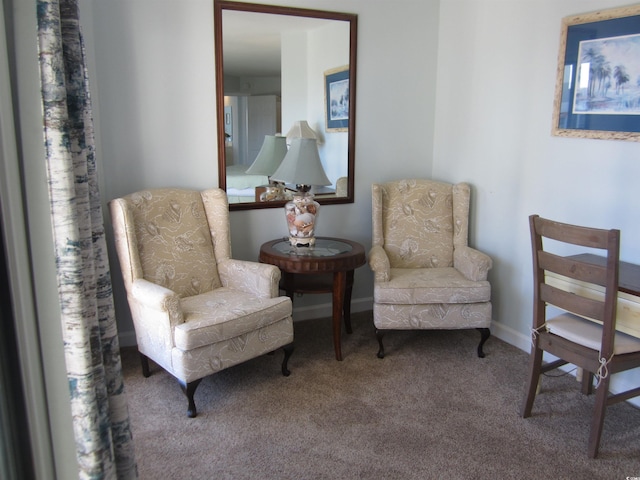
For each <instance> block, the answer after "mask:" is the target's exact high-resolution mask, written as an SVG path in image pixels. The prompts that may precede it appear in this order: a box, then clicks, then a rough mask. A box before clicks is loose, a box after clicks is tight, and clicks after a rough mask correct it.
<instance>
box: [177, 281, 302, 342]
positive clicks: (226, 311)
mask: <svg viewBox="0 0 640 480" xmlns="http://www.w3.org/2000/svg"><path fill="white" fill-rule="evenodd" d="M180 304H181V307H182V313H183V316H184V323H181V324H179V325H176V327H175V331H174V342H175V346H176V347H177V348H180V349H182V350H192V349H194V348H198V347H202V346H204V345H211V344H213V343H217V342H221V341H224V340H228V339H230V338H234V337H237V336H239V335H242V334H245V333H247V332H251V331H254V330H258V329H259V328H262V327H265V326H267V325H270V324H272V323H275V322H278V321H280V320H282V319H283V318H286V317H288V316H290V315H291V301H290V300H289V298H288V297H275V298H258V297H254V296H251V295H248V294H247V293H244V292H242V291H239V290H234V289H230V288H225V287H222V288H217V289H215V290H212V291H210V292H207V293H203V294H201V295H196V296H193V297H187V298H183V299H182V300H181V301H180Z"/></svg>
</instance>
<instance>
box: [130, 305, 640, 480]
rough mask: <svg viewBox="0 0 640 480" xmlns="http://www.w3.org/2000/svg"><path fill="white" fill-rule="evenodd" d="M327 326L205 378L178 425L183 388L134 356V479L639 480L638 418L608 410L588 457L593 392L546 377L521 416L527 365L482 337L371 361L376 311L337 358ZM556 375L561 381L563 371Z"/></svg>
mask: <svg viewBox="0 0 640 480" xmlns="http://www.w3.org/2000/svg"><path fill="white" fill-rule="evenodd" d="M330 323H331V322H330V320H329V319H317V320H307V321H303V322H297V323H295V324H294V325H295V327H294V328H295V346H296V350H295V352H294V354H293V356H292V357H291V360H290V362H289V368H290V369H291V376H289V377H283V376H282V375H281V373H280V363H281V361H282V351H278V352H276V353H275V354H274V355H265V356H263V357H260V358H257V359H254V360H251V361H249V362H246V363H244V364H242V365H237V366H235V367H232V368H229V369H227V370H224V371H222V372H219V373H218V374H216V375H213V376H211V377H207V378H205V379H204V380H203V381H202V383H201V384H200V386H199V387H198V390H197V391H196V394H195V401H196V406H197V409H198V416H197V417H196V418H194V419H190V418H187V416H186V409H187V401H186V397H185V396H184V395H183V393H182V391H181V389H180V387H179V385H178V383H177V382H176V381H175V379H173V377H171V376H170V375H169V374H167V373H166V372H164V371H163V370H161V369H160V368H159V367H157V366H155V365H154V364H153V363H152V375H151V376H150V377H149V378H144V377H143V376H142V374H141V371H140V364H139V359H138V355H137V351H136V350H135V349H132V348H123V350H122V363H123V370H124V376H125V387H126V389H127V397H128V402H129V413H130V416H131V422H132V429H133V436H134V443H135V449H136V457H137V461H138V470H139V474H140V478H141V479H154V480H158V479H187V478H188V479H233V480H236V479H292V480H293V479H296V480H303V479H372V480H374V479H375V480H385V479H389V480H403V479H407V480H412V479H441V478H446V479H496V478H499V479H533V478H535V479H547V478H548V479H625V478H628V477H640V410H639V409H637V408H635V407H633V406H632V405H630V404H628V403H622V404H617V405H614V406H611V407H609V409H608V411H607V416H606V418H605V426H604V432H603V435H602V441H601V447H600V455H599V457H598V458H597V459H595V460H591V459H588V458H587V454H586V447H587V437H588V434H589V422H590V417H591V412H592V408H593V403H594V396H593V395H591V396H583V395H582V394H581V393H580V385H579V383H578V382H576V381H575V378H574V377H572V376H569V375H559V376H555V377H545V378H544V380H543V383H542V391H541V393H540V394H539V395H538V397H537V399H536V402H535V404H534V412H533V416H532V417H531V418H528V419H522V418H521V417H520V416H519V414H518V410H519V406H520V402H521V400H522V394H523V387H524V381H525V372H526V367H527V360H528V355H527V354H526V353H524V352H522V351H521V350H519V349H517V348H516V347H513V346H511V345H508V344H506V343H504V342H502V341H500V340H498V339H496V338H494V337H491V338H490V339H489V340H488V341H487V343H486V344H485V353H486V354H487V356H486V358H484V359H481V358H478V357H477V356H476V353H475V352H476V346H477V343H478V341H479V338H480V337H479V333H478V332H477V331H475V330H468V331H419V332H415V331H413V332H390V333H388V334H387V335H386V337H385V350H386V354H387V356H386V357H385V358H384V359H382V360H380V359H378V358H377V357H376V352H377V341H376V339H375V335H374V332H373V324H372V319H371V312H362V313H358V314H355V315H353V318H352V324H353V330H354V333H353V334H351V335H346V334H344V335H343V343H342V353H343V357H344V360H343V361H342V362H338V361H336V360H335V356H334V352H333V343H332V337H331V324H330ZM560 373H561V372H558V374H560Z"/></svg>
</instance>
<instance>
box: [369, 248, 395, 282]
mask: <svg viewBox="0 0 640 480" xmlns="http://www.w3.org/2000/svg"><path fill="white" fill-rule="evenodd" d="M368 260H369V267H371V270H373V273H374V278H375V281H376V282H388V281H389V277H390V275H391V264H390V263H389V257H388V256H387V252H385V251H384V248H382V246H381V245H374V246H373V247H372V248H371V250H370V251H369V256H368Z"/></svg>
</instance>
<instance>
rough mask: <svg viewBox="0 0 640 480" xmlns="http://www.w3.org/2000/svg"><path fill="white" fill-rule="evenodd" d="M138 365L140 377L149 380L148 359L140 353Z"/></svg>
mask: <svg viewBox="0 0 640 480" xmlns="http://www.w3.org/2000/svg"><path fill="white" fill-rule="evenodd" d="M138 353H140V352H138ZM140 364H141V365H142V376H143V377H144V378H149V377H150V376H151V370H149V358H148V357H147V356H146V355H143V354H142V353H140Z"/></svg>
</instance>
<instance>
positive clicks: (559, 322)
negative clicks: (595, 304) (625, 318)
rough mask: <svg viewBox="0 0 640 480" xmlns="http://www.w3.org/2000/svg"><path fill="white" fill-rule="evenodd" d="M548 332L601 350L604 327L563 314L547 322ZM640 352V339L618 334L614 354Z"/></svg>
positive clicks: (575, 316)
mask: <svg viewBox="0 0 640 480" xmlns="http://www.w3.org/2000/svg"><path fill="white" fill-rule="evenodd" d="M547 330H548V331H549V332H551V333H552V334H554V335H558V336H559V337H562V338H566V339H567V340H569V341H571V342H574V343H577V344H579V345H582V346H584V347H587V348H591V349H593V350H598V351H599V350H600V346H601V341H602V325H601V324H599V323H596V322H593V321H590V320H587V319H585V318H582V317H578V316H577V315H572V314H570V313H563V314H561V315H558V316H557V317H553V318H551V319H549V320H547ZM638 351H640V338H636V337H632V336H631V335H627V334H626V333H622V332H616V337H615V341H614V348H613V353H614V354H616V355H621V354H624V353H632V352H638Z"/></svg>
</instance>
